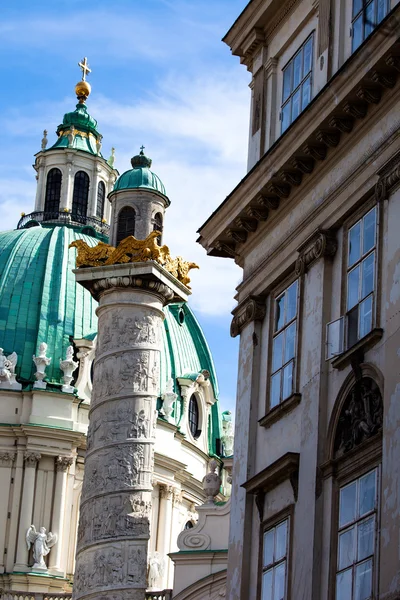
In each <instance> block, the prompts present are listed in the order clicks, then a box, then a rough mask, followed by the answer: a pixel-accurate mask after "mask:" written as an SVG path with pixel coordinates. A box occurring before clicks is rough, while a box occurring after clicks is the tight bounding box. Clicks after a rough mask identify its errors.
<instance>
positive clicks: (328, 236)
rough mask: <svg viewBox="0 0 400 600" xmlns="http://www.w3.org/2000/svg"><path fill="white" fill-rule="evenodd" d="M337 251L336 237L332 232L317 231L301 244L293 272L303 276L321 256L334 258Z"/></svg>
mask: <svg viewBox="0 0 400 600" xmlns="http://www.w3.org/2000/svg"><path fill="white" fill-rule="evenodd" d="M336 250H337V241H336V236H335V234H334V232H333V231H329V230H326V231H317V232H316V233H314V234H313V235H312V236H311V237H309V238H308V240H306V241H305V242H304V244H302V245H301V246H300V247H299V248H298V249H297V251H298V252H299V257H298V258H297V260H296V266H295V271H296V274H297V275H303V273H305V272H306V271H307V269H308V267H309V266H310V265H311V264H312V263H313V262H314V261H316V260H318V259H319V258H321V257H322V256H334V255H335V253H336Z"/></svg>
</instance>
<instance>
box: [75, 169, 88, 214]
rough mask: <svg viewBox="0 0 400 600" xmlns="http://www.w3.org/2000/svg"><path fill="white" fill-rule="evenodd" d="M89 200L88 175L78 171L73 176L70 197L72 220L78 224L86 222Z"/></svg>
mask: <svg viewBox="0 0 400 600" xmlns="http://www.w3.org/2000/svg"><path fill="white" fill-rule="evenodd" d="M88 198H89V175H88V174H87V173H85V172H84V171H78V172H77V174H76V175H75V181H74V194H73V196H72V219H73V220H74V221H78V223H85V222H86V215H87V205H88Z"/></svg>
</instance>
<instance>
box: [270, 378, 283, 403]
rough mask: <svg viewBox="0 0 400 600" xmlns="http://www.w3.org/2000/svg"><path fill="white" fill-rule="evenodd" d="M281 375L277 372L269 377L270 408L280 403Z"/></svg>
mask: <svg viewBox="0 0 400 600" xmlns="http://www.w3.org/2000/svg"><path fill="white" fill-rule="evenodd" d="M281 374H282V371H278V373H276V374H275V375H273V376H272V377H271V396H270V399H269V404H270V408H273V407H274V406H277V405H278V404H279V402H280V401H281Z"/></svg>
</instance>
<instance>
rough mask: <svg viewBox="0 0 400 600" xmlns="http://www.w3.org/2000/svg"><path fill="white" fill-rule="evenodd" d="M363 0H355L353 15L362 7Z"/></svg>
mask: <svg viewBox="0 0 400 600" xmlns="http://www.w3.org/2000/svg"><path fill="white" fill-rule="evenodd" d="M362 5H363V0H353V17H355V16H356V14H357V13H359V12H360V10H361V9H362Z"/></svg>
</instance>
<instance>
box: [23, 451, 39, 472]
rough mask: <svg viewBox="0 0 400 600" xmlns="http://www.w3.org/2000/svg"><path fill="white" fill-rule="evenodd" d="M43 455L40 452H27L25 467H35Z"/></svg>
mask: <svg viewBox="0 0 400 600" xmlns="http://www.w3.org/2000/svg"><path fill="white" fill-rule="evenodd" d="M41 458H42V455H41V454H39V452H25V456H24V460H25V467H31V468H35V467H36V465H37V463H38V462H39V460H40V459H41Z"/></svg>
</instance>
